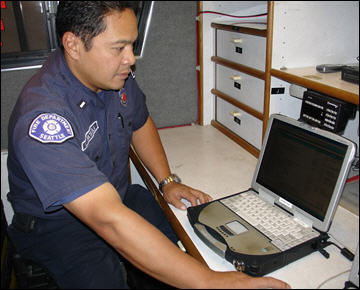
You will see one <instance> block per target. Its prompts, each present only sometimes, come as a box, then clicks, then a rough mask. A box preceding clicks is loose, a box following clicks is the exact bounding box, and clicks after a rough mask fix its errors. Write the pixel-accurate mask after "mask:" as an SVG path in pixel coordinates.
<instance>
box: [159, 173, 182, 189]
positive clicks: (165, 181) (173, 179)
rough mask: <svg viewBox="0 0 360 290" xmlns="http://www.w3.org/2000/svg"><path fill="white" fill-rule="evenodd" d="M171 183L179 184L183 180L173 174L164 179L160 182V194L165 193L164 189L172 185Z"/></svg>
mask: <svg viewBox="0 0 360 290" xmlns="http://www.w3.org/2000/svg"><path fill="white" fill-rule="evenodd" d="M170 182H177V183H181V179H180V177H179V176H177V175H176V174H174V173H172V174H171V175H170V176H168V177H166V178H165V179H163V180H162V181H160V183H159V190H160V192H163V191H162V189H163V187H164V186H165V185H166V184H168V183H170Z"/></svg>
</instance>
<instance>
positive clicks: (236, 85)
mask: <svg viewBox="0 0 360 290" xmlns="http://www.w3.org/2000/svg"><path fill="white" fill-rule="evenodd" d="M234 87H235V88H237V89H239V90H240V89H241V84H239V83H238V82H234Z"/></svg>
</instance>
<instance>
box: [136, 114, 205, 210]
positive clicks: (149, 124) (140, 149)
mask: <svg viewBox="0 0 360 290" xmlns="http://www.w3.org/2000/svg"><path fill="white" fill-rule="evenodd" d="M132 144H133V146H134V149H135V151H136V153H137V154H138V156H139V157H140V159H141V161H142V162H143V163H144V165H145V166H146V168H147V169H148V170H149V171H150V172H151V174H152V175H153V176H154V177H155V178H156V180H157V182H158V183H159V182H160V181H161V180H163V179H164V178H166V177H168V176H169V175H170V174H171V172H170V168H169V163H168V160H167V158H166V154H165V150H164V148H163V146H162V143H161V140H160V136H159V133H158V131H157V128H156V126H155V124H154V122H153V120H152V119H151V117H149V118H148V119H147V121H146V123H145V124H144V126H142V127H141V128H140V129H139V130H137V131H135V132H134V133H133V138H132ZM163 192H164V199H165V200H166V201H167V202H168V203H171V204H173V205H174V206H175V207H177V208H181V209H186V207H185V205H184V204H183V203H182V202H181V201H180V200H181V198H185V199H187V200H188V201H190V202H191V204H192V205H197V204H198V203H197V201H198V200H199V201H200V203H204V202H208V201H210V200H211V197H210V196H209V195H208V194H206V193H203V192H201V191H199V190H196V189H193V188H191V187H189V186H186V185H184V184H177V183H175V182H172V183H169V184H167V185H165V186H164V187H163Z"/></svg>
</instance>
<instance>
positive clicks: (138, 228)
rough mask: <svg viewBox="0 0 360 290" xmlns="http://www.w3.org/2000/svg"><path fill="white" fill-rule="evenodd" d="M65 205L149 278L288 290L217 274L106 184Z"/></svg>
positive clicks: (267, 282)
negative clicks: (137, 211)
mask: <svg viewBox="0 0 360 290" xmlns="http://www.w3.org/2000/svg"><path fill="white" fill-rule="evenodd" d="M64 206H65V207H66V208H67V209H68V210H69V211H70V212H71V213H73V214H74V215H75V216H77V217H78V218H79V219H80V220H82V221H83V222H84V223H85V224H87V225H88V226H89V227H90V228H92V229H93V230H94V231H95V232H96V233H97V234H99V236H101V237H102V238H103V239H104V240H105V241H107V242H108V243H109V244H110V245H112V246H113V247H114V248H115V249H116V250H117V251H118V252H119V253H120V254H121V255H122V256H124V257H125V258H126V259H128V260H129V261H130V262H131V263H133V264H134V265H135V266H137V267H139V268H140V269H141V270H142V271H144V272H146V273H148V274H149V275H151V276H153V277H155V278H157V279H159V280H161V281H163V282H165V283H167V284H169V285H173V286H175V287H179V288H203V289H206V288H227V289H230V288H266V287H274V288H285V287H287V284H286V283H284V282H281V281H279V280H277V279H273V278H270V277H264V278H252V277H249V276H247V275H245V274H243V273H240V272H215V271H212V270H211V269H209V268H208V267H206V266H205V265H203V264H202V263H200V262H198V261H197V260H195V259H194V258H192V257H191V256H190V255H187V254H185V253H184V252H182V251H181V250H180V249H179V248H178V247H176V246H175V245H174V244H173V243H172V242H171V241H169V240H168V239H167V237H166V236H165V235H163V234H162V233H161V232H160V231H159V230H158V229H157V228H156V227H154V226H153V225H151V224H150V223H149V222H147V221H146V220H145V219H143V218H142V217H141V216H139V215H138V214H136V213H135V212H134V211H132V210H130V209H129V208H127V207H126V206H125V205H124V204H123V203H122V201H121V199H120V197H119V195H118V193H117V191H116V189H115V188H114V187H113V186H112V185H111V184H110V183H105V184H103V185H101V186H99V187H97V188H95V189H93V190H91V191H90V192H88V193H87V194H84V195H83V196H81V197H79V198H77V199H75V200H73V201H71V202H69V203H67V204H64Z"/></svg>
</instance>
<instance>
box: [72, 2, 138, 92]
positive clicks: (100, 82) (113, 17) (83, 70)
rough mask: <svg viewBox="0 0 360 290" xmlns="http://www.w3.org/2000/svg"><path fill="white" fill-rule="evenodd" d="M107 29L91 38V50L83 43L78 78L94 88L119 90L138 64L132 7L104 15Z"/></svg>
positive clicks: (78, 64) (77, 64)
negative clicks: (135, 53) (134, 51)
mask: <svg viewBox="0 0 360 290" xmlns="http://www.w3.org/2000/svg"><path fill="white" fill-rule="evenodd" d="M104 20H105V21H106V29H105V31H104V32H102V33H100V34H99V35H97V36H96V37H94V38H93V39H92V46H91V48H90V50H89V51H86V50H85V47H84V46H83V45H82V46H81V49H80V53H79V59H78V61H77V63H76V67H75V70H76V71H75V72H74V73H75V75H76V77H77V78H78V79H79V80H80V81H81V82H82V83H83V84H84V85H85V86H87V87H88V88H90V89H91V90H93V91H96V92H98V91H100V90H102V89H105V90H109V89H110V90H119V89H121V88H122V87H123V86H124V83H125V80H126V79H127V77H128V75H129V73H130V66H132V65H133V64H135V56H134V53H133V43H134V42H135V40H136V38H137V37H138V31H137V20H136V16H135V14H134V12H133V10H131V9H125V10H123V11H122V12H117V11H114V12H111V13H110V14H108V15H107V16H105V19H104Z"/></svg>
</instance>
